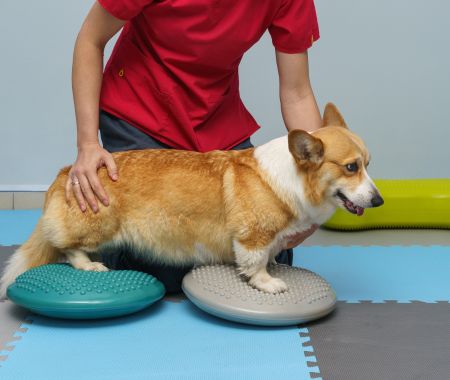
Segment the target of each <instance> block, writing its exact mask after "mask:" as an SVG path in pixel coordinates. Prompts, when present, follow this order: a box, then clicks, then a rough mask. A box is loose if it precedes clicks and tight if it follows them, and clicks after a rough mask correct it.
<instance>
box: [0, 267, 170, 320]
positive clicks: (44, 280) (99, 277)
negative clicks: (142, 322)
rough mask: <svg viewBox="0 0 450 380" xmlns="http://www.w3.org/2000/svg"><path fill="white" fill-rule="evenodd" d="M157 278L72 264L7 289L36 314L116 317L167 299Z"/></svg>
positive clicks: (39, 270)
mask: <svg viewBox="0 0 450 380" xmlns="http://www.w3.org/2000/svg"><path fill="white" fill-rule="evenodd" d="M164 293H165V288H164V285H163V284H162V283H161V282H160V281H158V280H157V279H156V278H155V277H153V276H151V275H149V274H146V273H143V272H137V271H133V270H112V271H108V272H94V271H83V270H79V269H74V268H73V267H72V266H71V265H69V264H49V265H43V266H40V267H36V268H32V269H30V270H28V271H26V272H25V273H23V274H21V275H20V276H19V277H17V279H16V281H15V282H14V283H13V284H11V285H10V286H9V287H8V291H7V295H8V298H9V299H10V300H11V301H13V302H14V303H16V304H18V305H20V306H23V307H25V308H27V309H29V310H31V311H33V312H35V313H37V314H42V315H47V316H50V317H57V318H68V319H94V318H108V317H117V316H120V315H125V314H131V313H134V312H136V311H139V310H141V309H144V308H146V307H147V306H149V305H151V304H152V303H154V302H156V301H158V300H159V299H161V298H162V297H163V296H164Z"/></svg>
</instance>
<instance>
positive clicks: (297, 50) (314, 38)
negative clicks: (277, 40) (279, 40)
mask: <svg viewBox="0 0 450 380" xmlns="http://www.w3.org/2000/svg"><path fill="white" fill-rule="evenodd" d="M319 38H320V34H319V33H318V32H316V31H314V32H313V33H312V38H311V40H310V41H309V42H308V43H305V44H303V45H301V46H300V47H298V48H293V49H291V48H285V47H282V46H280V45H278V44H273V46H274V47H275V49H276V50H278V51H279V52H281V53H286V54H298V53H304V52H305V51H307V50H308V49H309V48H310V47H311V46H312V45H313V44H314V42H316V41H317V40H318V39H319Z"/></svg>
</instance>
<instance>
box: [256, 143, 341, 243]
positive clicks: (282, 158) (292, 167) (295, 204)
mask: <svg viewBox="0 0 450 380" xmlns="http://www.w3.org/2000/svg"><path fill="white" fill-rule="evenodd" d="M254 155H255V158H256V160H257V161H258V164H259V166H260V168H261V169H262V171H263V172H264V173H265V175H266V180H267V182H268V183H269V185H270V186H271V188H272V189H273V190H274V191H275V192H276V193H277V195H278V196H279V197H280V198H281V199H282V200H284V201H286V202H287V203H288V204H289V205H291V207H292V208H293V209H294V211H295V212H296V214H297V215H298V218H297V219H296V220H294V221H293V222H292V223H291V224H290V225H289V226H288V227H287V228H285V229H284V230H282V231H280V232H279V233H278V234H277V238H276V239H275V241H274V244H273V245H274V249H275V250H277V249H279V247H280V246H282V245H283V242H284V241H285V240H286V239H287V238H288V237H289V236H292V235H295V234H297V233H300V232H303V231H306V230H308V229H309V228H310V227H311V225H312V224H322V223H324V222H325V221H326V220H328V219H329V218H330V217H331V215H332V214H333V212H334V210H335V208H336V206H335V205H333V204H332V203H331V202H324V203H322V204H321V205H319V206H314V207H313V206H312V205H311V204H310V202H309V201H308V200H307V198H306V196H305V184H304V181H303V179H302V177H301V175H299V172H298V170H297V166H296V163H295V161H294V158H293V157H292V155H291V153H290V151H289V147H288V139H287V136H283V137H279V138H277V139H275V140H272V141H270V142H268V143H267V144H264V145H261V146H259V147H257V148H256V149H255V152H254Z"/></svg>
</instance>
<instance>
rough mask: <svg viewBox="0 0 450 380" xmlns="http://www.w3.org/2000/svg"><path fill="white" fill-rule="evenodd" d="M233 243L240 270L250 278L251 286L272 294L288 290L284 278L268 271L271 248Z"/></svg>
mask: <svg viewBox="0 0 450 380" xmlns="http://www.w3.org/2000/svg"><path fill="white" fill-rule="evenodd" d="M233 245H234V252H235V255H236V263H237V265H238V269H239V272H240V273H241V274H242V275H244V276H245V277H247V278H248V279H249V281H248V283H249V284H250V285H251V286H253V287H255V288H256V289H259V290H262V291H264V292H267V293H272V294H274V293H281V292H284V291H286V290H287V288H288V287H287V285H286V284H285V282H284V281H283V280H281V279H279V278H275V277H272V276H271V275H270V274H269V273H267V263H268V261H269V257H270V251H269V249H267V248H266V249H264V248H262V249H261V248H260V249H249V248H247V247H245V246H244V245H243V244H241V243H239V242H238V241H235V242H234V244H233Z"/></svg>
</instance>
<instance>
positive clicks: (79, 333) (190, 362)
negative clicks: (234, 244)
mask: <svg viewBox="0 0 450 380" xmlns="http://www.w3.org/2000/svg"><path fill="white" fill-rule="evenodd" d="M27 327H29V330H28V331H27V332H26V333H25V334H23V336H22V339H21V340H20V341H19V342H18V344H17V345H16V347H15V349H14V350H13V351H12V352H11V353H10V354H9V358H8V360H7V361H5V362H4V364H3V367H2V368H0V378H1V379H4V380H10V379H11V380H13V379H14V380H16V379H17V380H22V379H23V380H30V379H33V380H40V379H46V380H51V379H67V380H69V379H74V380H80V379H83V380H88V379H96V380H100V379H105V380H111V379H130V380H138V379H193V380H194V379H195V380H198V379H205V380H210V379H224V380H225V379H226V380H229V379H277V378H278V379H297V380H298V379H300V380H301V379H309V378H310V377H309V371H310V369H309V368H308V367H307V365H306V362H305V360H304V357H303V352H302V350H303V348H302V346H301V343H300V339H299V335H298V331H299V330H298V329H297V328H295V327H294V328H292V327H291V328H262V327H251V326H241V325H238V324H234V323H231V322H226V321H221V320H218V319H216V318H213V317H210V316H208V315H206V314H204V313H203V312H201V311H199V310H197V309H196V308H195V306H193V305H192V304H191V303H190V302H189V301H182V302H179V303H174V302H167V301H163V302H160V303H159V304H158V305H155V306H154V307H153V308H150V309H148V310H147V311H144V312H141V313H138V314H135V315H133V316H129V317H127V318H120V319H119V318H118V319H113V320H103V321H90V322H87V321H85V322H84V323H80V322H71V321H58V320H51V319H47V318H45V317H33V324H31V325H29V326H27Z"/></svg>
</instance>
